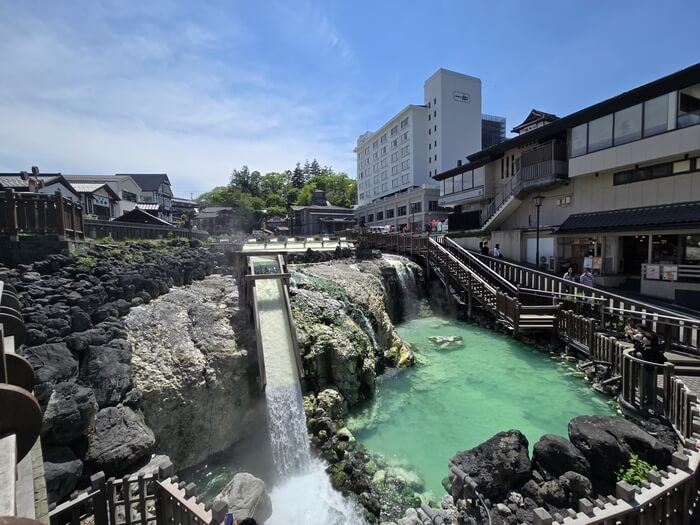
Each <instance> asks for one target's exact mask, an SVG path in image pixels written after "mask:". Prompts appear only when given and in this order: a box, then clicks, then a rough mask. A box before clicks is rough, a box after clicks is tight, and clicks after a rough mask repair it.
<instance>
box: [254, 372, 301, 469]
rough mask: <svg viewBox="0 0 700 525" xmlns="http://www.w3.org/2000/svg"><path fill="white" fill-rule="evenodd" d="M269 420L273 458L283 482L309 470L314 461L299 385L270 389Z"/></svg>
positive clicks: (271, 387)
mask: <svg viewBox="0 0 700 525" xmlns="http://www.w3.org/2000/svg"><path fill="white" fill-rule="evenodd" d="M265 397H266V398H267V420H268V425H269V430H270V443H271V444H272V459H273V461H274V463H275V469H276V470H277V475H278V476H279V478H280V479H286V478H288V477H290V476H292V475H295V474H299V473H304V472H306V471H308V469H309V464H310V462H311V454H310V453H309V437H308V435H307V433H306V416H305V415H304V408H303V405H302V400H301V390H300V388H299V385H298V384H296V385H282V386H271V385H270V386H268V387H267V388H266V389H265Z"/></svg>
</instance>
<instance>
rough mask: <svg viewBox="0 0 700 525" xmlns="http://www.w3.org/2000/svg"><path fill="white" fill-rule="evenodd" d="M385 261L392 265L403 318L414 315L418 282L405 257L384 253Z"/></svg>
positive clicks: (415, 312) (415, 313) (417, 296)
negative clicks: (397, 284) (397, 285)
mask: <svg viewBox="0 0 700 525" xmlns="http://www.w3.org/2000/svg"><path fill="white" fill-rule="evenodd" d="M384 258H385V259H386V261H387V262H388V263H389V264H390V265H391V266H393V268H394V272H395V273H396V278H397V280H398V283H399V304H400V305H401V312H402V317H403V319H404V320H408V319H412V318H414V317H416V315H417V313H418V306H419V294H418V283H417V281H416V276H415V275H414V273H413V271H412V269H411V267H410V266H409V265H408V264H407V259H405V258H403V257H398V256H396V255H384Z"/></svg>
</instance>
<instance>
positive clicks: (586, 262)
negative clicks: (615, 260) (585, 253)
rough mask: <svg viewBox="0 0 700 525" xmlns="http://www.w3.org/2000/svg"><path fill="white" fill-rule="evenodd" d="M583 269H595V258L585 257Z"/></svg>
mask: <svg viewBox="0 0 700 525" xmlns="http://www.w3.org/2000/svg"><path fill="white" fill-rule="evenodd" d="M583 267H584V268H589V269H593V257H584V258H583Z"/></svg>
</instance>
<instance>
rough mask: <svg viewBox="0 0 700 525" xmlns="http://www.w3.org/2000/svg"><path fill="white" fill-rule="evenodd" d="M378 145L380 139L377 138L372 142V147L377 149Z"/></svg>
mask: <svg viewBox="0 0 700 525" xmlns="http://www.w3.org/2000/svg"><path fill="white" fill-rule="evenodd" d="M378 147H379V141H378V140H375V141H374V142H372V148H374V149H377V148H378Z"/></svg>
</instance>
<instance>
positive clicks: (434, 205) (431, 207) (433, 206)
mask: <svg viewBox="0 0 700 525" xmlns="http://www.w3.org/2000/svg"><path fill="white" fill-rule="evenodd" d="M428 211H438V201H428Z"/></svg>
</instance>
